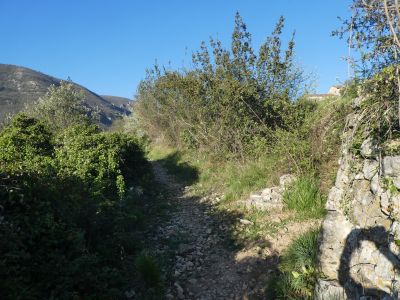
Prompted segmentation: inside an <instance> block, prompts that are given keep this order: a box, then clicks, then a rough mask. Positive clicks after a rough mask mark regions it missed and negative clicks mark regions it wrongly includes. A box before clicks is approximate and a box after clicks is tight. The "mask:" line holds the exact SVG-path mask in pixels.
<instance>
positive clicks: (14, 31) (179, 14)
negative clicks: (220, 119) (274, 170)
mask: <svg viewBox="0 0 400 300" xmlns="http://www.w3.org/2000/svg"><path fill="white" fill-rule="evenodd" d="M350 3H351V1H350V0H335V1H321V0H304V1H299V0H286V1H276V0H257V1H255V0H254V1H253V0H202V1H194V0H193V1H191V0H179V1H178V0H143V1H136V0H113V1H110V0H109V1H105V0H63V1H61V0H0V14H1V17H0V63H6V64H15V65H21V66H25V67H29V68H32V69H34V70H38V71H41V72H43V73H46V74H49V75H52V76H55V77H58V78H61V79H66V78H67V77H68V76H69V77H70V78H71V79H72V80H73V81H75V82H77V83H79V84H81V85H83V86H85V87H87V88H89V89H90V90H92V91H94V92H96V93H98V94H108V95H115V96H123V97H129V98H132V96H133V95H134V93H135V91H136V87H137V84H138V83H139V81H140V80H141V79H142V78H143V77H144V76H145V69H146V68H149V67H151V66H152V65H153V64H154V62H155V60H156V59H157V61H158V62H159V64H168V63H169V62H170V63H171V66H173V67H181V66H182V65H185V66H188V65H189V64H190V60H191V53H192V52H193V51H194V50H196V49H197V48H198V46H199V45H200V42H201V41H202V40H208V38H209V36H214V37H218V38H219V39H220V40H221V41H222V42H223V43H224V44H225V45H226V46H229V45H230V37H231V33H232V28H233V21H234V15H235V12H236V11H239V12H240V13H241V15H242V17H243V19H244V21H245V22H246V24H247V26H248V29H249V31H250V32H251V33H252V34H253V41H254V45H255V46H258V45H260V43H261V42H263V41H264V40H265V38H266V37H267V36H268V35H269V33H270V32H271V31H272V29H273V26H274V24H275V23H276V21H277V20H278V18H279V16H280V15H284V16H285V18H286V21H287V22H286V30H285V33H286V35H287V36H289V35H290V34H291V32H292V31H293V30H296V43H297V50H296V53H297V59H298V61H299V62H300V63H301V65H302V66H303V67H304V68H305V69H306V70H307V71H312V72H313V73H315V75H316V76H317V79H318V84H319V85H318V87H317V91H318V92H321V93H323V92H326V90H327V89H328V87H329V86H330V85H333V84H337V83H338V81H337V79H339V80H341V81H343V80H345V79H346V78H347V66H346V63H345V62H344V61H343V57H344V56H346V55H347V48H346V44H345V42H344V41H341V40H338V39H337V38H334V37H331V36H330V32H331V31H332V30H333V29H335V28H337V27H338V26H339V25H340V22H339V21H338V19H337V17H338V16H345V17H346V16H348V15H349V14H350V12H349V10H348V6H349V4H350Z"/></svg>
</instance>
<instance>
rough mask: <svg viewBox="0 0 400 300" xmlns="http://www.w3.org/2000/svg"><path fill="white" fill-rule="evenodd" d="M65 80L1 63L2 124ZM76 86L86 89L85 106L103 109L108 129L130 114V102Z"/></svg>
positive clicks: (100, 110) (0, 118)
mask: <svg viewBox="0 0 400 300" xmlns="http://www.w3.org/2000/svg"><path fill="white" fill-rule="evenodd" d="M61 81H62V80H61V79H58V78H56V77H53V76H51V75H47V74H45V73H42V72H40V71H36V70H33V69H30V68H26V67H23V66H17V65H12V64H0V122H3V121H4V120H5V119H6V118H7V117H8V116H9V115H13V114H15V113H17V112H19V111H21V110H23V109H24V107H25V105H26V104H28V103H33V102H34V101H36V100H38V99H39V98H40V97H42V96H44V95H45V94H46V92H47V90H48V88H49V87H50V86H51V85H57V86H58V85H59V84H60V82H61ZM72 83H73V84H74V85H75V86H76V87H77V88H80V89H82V90H83V92H84V95H85V99H84V102H85V104H86V105H87V106H88V107H90V108H93V109H98V110H99V115H100V125H102V126H105V127H108V126H110V125H111V124H112V122H113V121H114V120H116V119H119V118H121V117H123V116H124V115H129V114H130V107H129V106H130V105H129V99H127V98H123V97H116V96H101V95H99V94H97V93H95V92H93V91H91V90H89V89H88V88H86V87H84V86H82V85H80V84H78V83H75V82H72Z"/></svg>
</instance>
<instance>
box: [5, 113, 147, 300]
mask: <svg viewBox="0 0 400 300" xmlns="http://www.w3.org/2000/svg"><path fill="white" fill-rule="evenodd" d="M0 149H1V151H0V240H1V241H2V242H1V243H0V278H1V281H0V290H1V293H2V297H4V299H117V298H121V297H122V296H123V292H124V291H126V290H127V289H128V288H130V287H131V286H132V284H133V281H134V277H135V272H134V270H135V268H134V266H135V264H134V258H135V255H137V252H138V251H139V250H138V249H139V245H138V239H137V238H136V237H135V228H136V227H137V226H138V224H139V223H138V222H139V221H140V214H139V210H138V207H139V206H140V205H142V204H141V203H142V201H144V200H145V199H146V198H145V196H146V195H142V193H138V192H136V190H138V189H139V188H141V187H143V186H145V185H146V184H148V182H149V180H150V179H151V172H150V169H149V165H148V162H147V160H146V159H145V153H144V151H143V149H142V147H141V146H140V143H139V142H138V141H137V140H136V139H135V138H134V137H131V136H127V135H124V134H119V133H107V132H102V131H100V130H99V129H98V128H97V127H96V126H92V125H84V124H77V125H72V124H70V126H68V127H67V129H65V130H62V131H57V130H56V131H54V130H52V127H51V126H50V125H49V124H48V123H46V122H45V121H41V120H37V119H35V118H32V117H28V116H26V115H23V114H21V115H17V116H15V117H14V119H13V120H12V123H11V124H9V125H8V126H7V127H5V128H4V129H3V130H2V131H1V132H0Z"/></svg>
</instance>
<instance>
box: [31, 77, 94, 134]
mask: <svg viewBox="0 0 400 300" xmlns="http://www.w3.org/2000/svg"><path fill="white" fill-rule="evenodd" d="M84 97H85V96H84V93H83V91H82V90H81V89H78V88H76V87H75V86H74V85H73V84H72V83H71V82H66V81H61V84H60V86H55V85H52V86H50V88H49V90H48V92H47V93H46V95H45V96H43V97H41V98H39V100H38V101H37V102H35V103H33V104H31V105H29V106H28V107H27V109H26V111H27V114H28V115H30V116H32V117H34V118H37V119H40V120H42V121H45V122H47V123H48V124H50V125H51V126H52V128H53V129H56V130H60V129H65V128H68V127H70V126H71V125H77V124H88V123H89V122H90V117H91V115H92V114H93V111H91V110H90V109H89V108H88V107H86V106H85V104H84Z"/></svg>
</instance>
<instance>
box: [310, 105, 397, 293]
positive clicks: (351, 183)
mask: <svg viewBox="0 0 400 300" xmlns="http://www.w3.org/2000/svg"><path fill="white" fill-rule="evenodd" d="M357 102H358V103H359V102H360V101H359V99H357ZM360 118H361V116H360V112H359V111H358V109H357V107H355V111H354V113H353V114H351V115H349V116H348V120H347V129H346V131H345V132H344V136H343V140H344V142H343V146H342V157H341V159H340V162H339V169H338V172H337V177H336V182H335V186H334V187H332V189H331V191H330V193H329V197H328V201H327V210H328V213H327V216H326V218H325V220H324V222H323V225H322V232H321V237H320V249H319V250H320V253H319V262H320V271H321V279H320V280H319V283H318V285H317V287H316V295H317V299H363V300H366V299H399V298H398V291H399V290H400V274H399V271H400V261H399V258H400V247H399V246H400V223H399V220H400V193H399V191H398V189H400V156H386V157H382V155H381V154H380V151H379V147H378V146H377V145H376V143H375V141H374V140H373V139H371V138H366V139H365V140H364V141H363V142H362V145H361V149H360V153H359V154H357V155H355V154H354V153H353V152H352V147H353V138H354V135H355V132H356V130H357V126H358V123H359V120H360Z"/></svg>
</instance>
